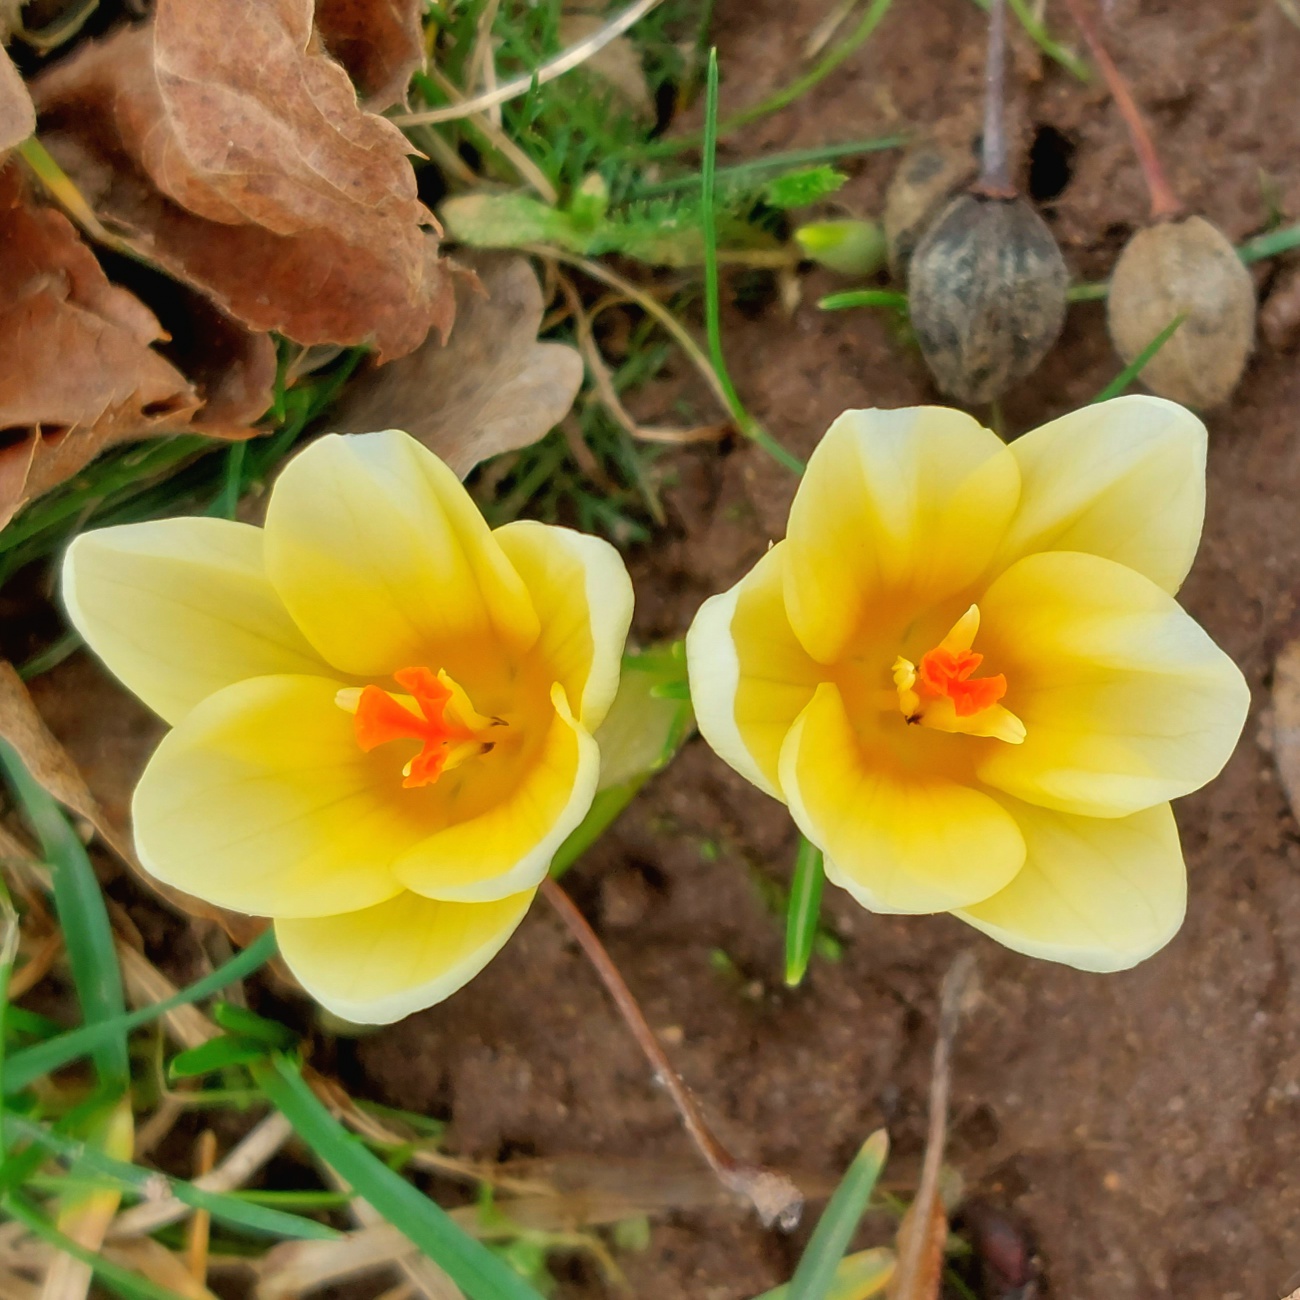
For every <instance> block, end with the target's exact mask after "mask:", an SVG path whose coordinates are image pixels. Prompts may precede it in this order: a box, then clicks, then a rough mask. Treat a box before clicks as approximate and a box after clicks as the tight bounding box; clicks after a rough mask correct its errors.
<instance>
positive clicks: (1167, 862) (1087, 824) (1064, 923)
mask: <svg viewBox="0 0 1300 1300" xmlns="http://www.w3.org/2000/svg"><path fill="white" fill-rule="evenodd" d="M1010 808H1011V811H1012V812H1013V813H1014V815H1015V818H1016V821H1017V822H1018V823H1019V826H1020V831H1021V834H1023V835H1024V837H1025V846H1026V849H1027V853H1026V857H1025V865H1024V867H1023V868H1022V869H1021V871H1020V873H1019V874H1018V875H1017V876H1016V878H1015V879H1014V880H1013V881H1012V882H1011V883H1010V884H1009V885H1008V886H1007V887H1006V888H1005V889H1003V890H1001V891H1000V892H999V893H996V894H994V895H993V897H992V898H988V899H985V900H984V902H982V903H976V904H975V905H974V906H973V907H968V908H965V909H964V910H962V911H959V912H958V913H957V915H958V916H960V917H961V918H962V920H964V921H969V922H970V924H971V925H973V926H974V927H975V928H976V929H977V930H982V931H983V932H984V933H985V934H987V935H990V936H991V937H992V938H994V939H996V940H997V941H998V942H999V943H1001V944H1004V945H1005V946H1006V947H1008V948H1012V949H1014V950H1015V951H1016V952H1022V953H1025V954H1026V955H1027V956H1030V957H1042V958H1045V959H1046V960H1048V961H1059V962H1064V963H1065V964H1066V965H1067V966H1075V967H1077V968H1078V969H1079V970H1089V971H1115V970H1127V969H1128V968H1129V967H1130V966H1136V965H1137V964H1138V962H1140V961H1144V960H1145V959H1146V958H1147V957H1150V956H1151V954H1152V953H1154V952H1158V951H1159V950H1160V949H1161V948H1163V947H1164V946H1165V944H1167V943H1168V942H1169V940H1170V939H1172V938H1173V937H1174V935H1175V934H1176V933H1177V932H1178V927H1179V926H1180V925H1181V924H1182V922H1183V913H1184V911H1185V910H1186V906H1187V872H1186V870H1185V869H1184V867H1183V854H1182V850H1181V849H1180V848H1179V845H1178V828H1177V827H1176V826H1175V825H1174V815H1173V812H1172V811H1171V810H1170V807H1169V805H1168V804H1157V805H1156V807H1154V808H1146V809H1144V810H1143V811H1142V812H1139V813H1134V814H1133V815H1132V816H1130V817H1118V818H1109V819H1100V818H1096V817H1072V816H1070V815H1069V814H1067V813H1058V812H1051V811H1049V810H1047V809H1045V808H1033V807H1031V806H1029V805H1028V804H1022V803H1017V802H1012V803H1011V804H1010Z"/></svg>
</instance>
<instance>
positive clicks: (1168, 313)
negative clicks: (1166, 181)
mask: <svg viewBox="0 0 1300 1300" xmlns="http://www.w3.org/2000/svg"><path fill="white" fill-rule="evenodd" d="M1180 315H1181V316H1183V317H1184V320H1183V323H1182V325H1180V326H1179V328H1178V329H1177V330H1176V331H1175V332H1174V334H1173V335H1172V337H1170V339H1169V340H1168V341H1167V342H1166V343H1165V345H1164V347H1162V348H1161V349H1160V351H1159V352H1157V353H1156V355H1155V356H1154V357H1152V358H1151V360H1150V361H1149V362H1148V363H1147V365H1146V368H1145V369H1144V370H1143V371H1142V382H1143V383H1144V384H1146V386H1147V387H1148V388H1150V389H1151V391H1152V392H1153V393H1158V394H1159V395H1160V396H1161V397H1168V398H1171V399H1172V400H1173V401H1175V402H1182V403H1183V405H1184V406H1191V407H1194V408H1196V409H1199V410H1204V409H1205V408H1207V407H1211V406H1217V405H1218V404H1219V403H1220V402H1222V401H1223V400H1224V399H1225V398H1226V397H1227V396H1228V394H1229V393H1231V392H1232V390H1233V389H1234V388H1235V387H1236V386H1237V380H1239V379H1240V378H1241V372H1242V371H1243V370H1244V369H1245V368H1246V359H1247V358H1248V357H1249V356H1250V351H1251V348H1252V347H1253V346H1254V342H1255V286H1254V285H1253V284H1252V283H1251V279H1250V274H1249V273H1248V272H1247V270H1246V268H1245V267H1244V266H1243V265H1242V263H1241V259H1240V258H1239V257H1238V256H1237V252H1236V249H1234V248H1233V246H1232V245H1231V244H1230V243H1229V242H1228V240H1227V238H1226V237H1225V236H1224V235H1223V233H1222V232H1221V231H1219V230H1217V229H1216V228H1215V227H1214V226H1212V225H1210V223H1209V222H1208V221H1206V220H1205V219H1204V218H1203V217H1186V218H1185V219H1183V220H1182V221H1168V222H1164V223H1162V224H1161V225H1158V226H1148V227H1147V228H1146V229H1145V230H1139V231H1138V233H1137V234H1136V235H1134V236H1133V238H1132V239H1130V240H1129V242H1128V244H1127V245H1126V247H1125V249H1124V251H1123V252H1122V253H1121V254H1120V258H1119V261H1118V262H1117V263H1116V264H1115V270H1114V272H1113V273H1112V275H1111V278H1110V300H1109V303H1108V306H1107V319H1108V323H1109V325H1110V337H1111V340H1112V341H1113V342H1114V344H1115V350H1116V351H1117V352H1118V353H1119V354H1120V356H1122V357H1123V358H1124V360H1125V362H1130V361H1132V360H1133V358H1134V357H1136V356H1137V355H1138V353H1140V352H1141V351H1142V349H1143V348H1145V347H1146V346H1147V345H1148V344H1149V343H1150V342H1151V340H1152V339H1154V338H1155V337H1156V335H1158V334H1159V333H1160V331H1161V330H1163V329H1164V328H1165V327H1166V326H1167V325H1168V324H1169V323H1170V321H1172V320H1173V319H1174V318H1175V317H1177V316H1180Z"/></svg>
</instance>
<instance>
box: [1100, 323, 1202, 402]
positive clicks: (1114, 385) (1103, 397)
mask: <svg viewBox="0 0 1300 1300" xmlns="http://www.w3.org/2000/svg"><path fill="white" fill-rule="evenodd" d="M1186 319H1187V313H1186V312H1180V313H1179V314H1178V315H1177V316H1175V317H1174V318H1173V320H1171V321H1170V322H1169V324H1168V325H1166V326H1165V327H1164V329H1162V330H1161V331H1160V333H1159V334H1157V335H1156V336H1155V338H1153V339H1152V340H1151V342H1150V343H1148V344H1147V345H1146V347H1144V348H1143V349H1142V351H1141V352H1139V353H1138V354H1137V356H1135V357H1134V358H1133V360H1132V361H1130V362H1129V363H1128V365H1126V366H1125V367H1124V369H1123V370H1121V371H1120V372H1119V374H1117V375H1116V376H1115V378H1114V379H1112V380H1111V381H1110V383H1108V384H1107V385H1106V387H1105V388H1103V389H1102V390H1101V392H1100V393H1098V394H1097V396H1096V397H1094V398H1093V399H1092V400H1093V402H1094V403H1096V402H1109V401H1110V399H1111V398H1112V397H1118V396H1119V395H1120V394H1121V393H1122V392H1123V391H1124V390H1125V389H1126V388H1127V387H1128V386H1129V385H1130V384H1131V383H1132V382H1133V381H1134V380H1135V379H1136V378H1137V377H1138V376H1139V375H1140V374H1141V373H1142V372H1143V370H1145V369H1146V367H1147V365H1148V364H1149V363H1150V361H1151V358H1152V357H1154V356H1155V354H1156V353H1157V352H1159V351H1160V349H1161V348H1162V347H1164V345H1165V344H1166V343H1168V342H1169V340H1170V339H1171V338H1173V336H1174V335H1175V333H1177V331H1178V327H1179V326H1180V325H1181V324H1182V323H1183V321H1185V320H1186Z"/></svg>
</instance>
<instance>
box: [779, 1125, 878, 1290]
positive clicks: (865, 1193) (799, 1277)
mask: <svg viewBox="0 0 1300 1300" xmlns="http://www.w3.org/2000/svg"><path fill="white" fill-rule="evenodd" d="M888 1154H889V1136H888V1134H886V1132H885V1130H884V1129H879V1130H878V1131H877V1132H875V1133H873V1134H872V1135H871V1136H870V1137H869V1138H868V1139H867V1140H866V1141H865V1142H864V1143H863V1144H862V1148H861V1150H860V1151H859V1152H858V1154H857V1155H856V1156H855V1157H854V1158H853V1163H852V1164H851V1165H850V1166H849V1167H848V1170H847V1171H846V1173H845V1175H844V1177H843V1178H842V1179H841V1180H840V1185H839V1186H838V1187H837V1188H836V1189H835V1191H834V1193H833V1194H832V1196H831V1199H830V1200H829V1201H828V1202H827V1204H826V1208H825V1210H823V1211H822V1217H821V1218H820V1219H818V1220H817V1226H816V1228H814V1229H813V1235H812V1237H811V1238H810V1239H809V1242H808V1246H807V1249H806V1250H805V1251H804V1253H803V1258H802V1259H800V1261H799V1267H798V1268H796V1269H795V1271H794V1277H792V1278H791V1279H790V1290H789V1293H788V1300H827V1297H829V1296H830V1295H831V1294H832V1291H831V1288H832V1286H833V1285H834V1282H835V1271H836V1269H838V1268H839V1266H840V1261H841V1260H842V1259H843V1258H844V1252H845V1251H846V1250H848V1248H849V1242H850V1241H852V1240H853V1234H854V1233H855V1232H856V1231H857V1227H858V1224H859V1222H860V1221H861V1219H862V1215H863V1213H864V1211H865V1210H866V1208H867V1202H868V1201H869V1200H870V1199H871V1193H872V1191H873V1190H874V1188H875V1186H876V1179H877V1178H879V1177H880V1171H881V1169H882V1168H883V1167H884V1164H885V1157H886V1156H887V1155H888Z"/></svg>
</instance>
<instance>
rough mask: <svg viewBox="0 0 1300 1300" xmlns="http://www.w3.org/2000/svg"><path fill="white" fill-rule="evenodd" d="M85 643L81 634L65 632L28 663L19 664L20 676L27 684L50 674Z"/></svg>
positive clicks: (33, 656)
mask: <svg viewBox="0 0 1300 1300" xmlns="http://www.w3.org/2000/svg"><path fill="white" fill-rule="evenodd" d="M83 645H85V642H84V641H83V640H82V639H81V633H80V632H76V631H69V632H65V633H64V634H63V635H62V636H61V637H59V639H58V640H57V641H53V642H51V643H50V644H49V645H47V646H46V647H45V649H44V650H39V651H37V652H36V654H34V655H32V657H31V658H30V659H28V660H27V661H26V662H24V663H22V664H19V666H18V676H19V677H21V678H22V679H23V681H25V682H30V681H31V680H32V678H33V677H39V676H40V675H41V674H42V673H48V672H49V671H50V669H51V668H57V667H58V666H59V665H60V664H61V663H62V662H63V661H64V660H65V659H66V658H68V656H69V655H74V654H76V652H77V651H78V650H80V649H81V647H82V646H83Z"/></svg>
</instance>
